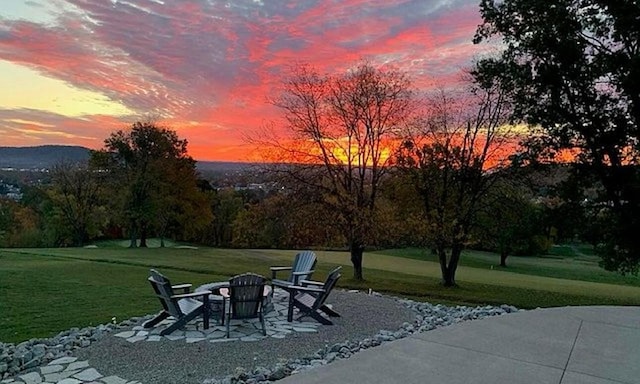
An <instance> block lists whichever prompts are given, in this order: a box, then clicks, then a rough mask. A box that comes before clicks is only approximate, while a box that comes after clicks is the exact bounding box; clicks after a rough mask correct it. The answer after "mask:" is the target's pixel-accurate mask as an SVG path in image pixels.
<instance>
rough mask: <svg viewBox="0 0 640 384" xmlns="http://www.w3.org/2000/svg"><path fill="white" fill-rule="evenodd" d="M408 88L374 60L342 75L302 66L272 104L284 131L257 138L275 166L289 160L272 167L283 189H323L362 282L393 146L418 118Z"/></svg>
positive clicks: (396, 73) (397, 75)
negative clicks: (395, 140) (380, 188)
mask: <svg viewBox="0 0 640 384" xmlns="http://www.w3.org/2000/svg"><path fill="white" fill-rule="evenodd" d="M410 85H411V83H410V81H409V80H408V78H407V77H406V75H405V74H403V73H402V72H400V71H397V70H385V69H378V68H375V67H373V66H372V65H370V64H368V63H361V64H359V65H358V66H357V67H355V68H354V69H353V70H351V71H349V72H347V73H344V74H338V75H321V74H319V73H318V72H317V71H315V70H313V69H312V68H309V67H306V66H299V67H297V68H295V69H294V72H293V74H292V75H291V77H289V79H288V80H287V81H285V83H284V85H283V88H284V90H283V92H282V94H281V95H280V97H279V98H277V99H276V100H275V101H274V104H275V105H276V106H277V107H278V108H280V110H281V111H282V113H283V117H284V124H283V125H284V130H285V131H286V132H285V133H284V135H278V134H277V132H275V130H272V131H269V132H267V133H266V135H265V137H264V138H263V139H259V140H258V141H259V143H260V144H262V147H263V148H266V149H271V150H273V152H271V154H273V155H274V157H271V158H269V159H268V160H269V161H277V162H280V163H282V162H283V161H285V162H288V164H287V165H284V166H281V167H278V169H272V170H273V171H275V172H277V174H278V175H279V176H281V178H280V181H281V182H282V183H283V185H285V186H287V188H291V189H292V190H293V191H295V190H296V189H297V188H298V187H301V188H307V187H309V186H311V187H313V188H315V189H317V190H318V191H321V193H322V197H323V198H322V201H321V202H322V203H323V204H325V206H326V207H327V208H328V209H331V210H333V211H335V212H336V213H337V214H338V219H337V220H336V222H335V225H336V226H338V227H339V228H340V230H341V232H342V233H344V235H345V237H346V240H347V245H348V247H349V250H350V254H351V262H352V264H353V274H354V278H355V279H356V280H362V279H363V275H362V256H363V253H364V249H365V245H366V244H367V242H368V241H370V240H371V237H372V236H371V227H372V225H373V217H374V211H375V208H376V200H377V198H378V192H379V191H378V190H379V186H380V183H381V180H382V177H383V175H384V174H385V173H386V172H387V171H388V169H389V167H388V166H389V165H390V164H391V161H392V156H391V154H390V149H389V146H390V145H391V144H392V139H393V138H394V137H395V135H396V133H397V131H398V130H399V129H400V128H401V127H403V126H404V125H405V124H407V122H408V121H409V120H410V119H411V118H412V115H413V106H414V104H413V96H414V95H413V93H412V91H411V88H410Z"/></svg>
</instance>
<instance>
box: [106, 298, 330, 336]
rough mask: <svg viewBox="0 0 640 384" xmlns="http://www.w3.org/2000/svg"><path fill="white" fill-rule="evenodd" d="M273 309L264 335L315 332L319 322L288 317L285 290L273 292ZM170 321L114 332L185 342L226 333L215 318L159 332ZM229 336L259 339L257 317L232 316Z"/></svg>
mask: <svg viewBox="0 0 640 384" xmlns="http://www.w3.org/2000/svg"><path fill="white" fill-rule="evenodd" d="M272 303H273V310H272V311H271V312H269V313H268V314H266V315H265V326H266V329H267V332H268V333H267V336H269V337H273V338H276V339H282V338H284V337H286V336H287V335H291V334H292V333H294V332H299V333H315V332H318V327H319V326H320V324H319V323H318V322H316V321H315V320H313V319H308V318H305V319H303V320H305V321H293V322H291V323H290V322H288V321H287V310H288V306H289V296H288V293H287V292H285V291H283V290H282V289H278V290H276V291H275V292H274V293H273V301H272ZM297 316H298V311H297V310H296V311H295V312H294V318H296V317H297ZM172 323H173V319H171V318H169V319H167V320H164V321H162V322H160V323H159V324H158V325H157V326H156V327H154V328H151V329H147V330H144V331H143V329H144V328H143V327H141V326H136V327H134V328H133V329H132V330H131V331H124V332H120V333H118V334H116V335H115V336H117V337H120V338H123V339H126V340H127V341H128V342H130V343H137V342H140V341H148V342H158V341H161V340H162V339H166V340H169V341H179V340H181V341H184V342H186V343H188V344H191V343H199V342H203V341H211V342H214V341H215V340H217V339H224V338H226V335H227V328H226V326H220V325H216V324H215V322H212V323H210V324H209V329H204V325H203V324H202V321H201V320H196V321H192V322H191V323H189V324H187V325H186V326H185V328H184V330H176V331H174V332H172V333H171V334H170V335H166V336H160V332H161V331H162V330H163V329H165V328H166V327H167V326H169V325H171V324H172ZM229 325H230V327H229V330H230V333H229V337H230V338H231V339H234V340H241V341H244V342H255V341H258V340H262V339H263V338H264V337H265V336H263V335H262V326H261V325H260V319H246V320H237V319H234V320H231V322H230V323H229Z"/></svg>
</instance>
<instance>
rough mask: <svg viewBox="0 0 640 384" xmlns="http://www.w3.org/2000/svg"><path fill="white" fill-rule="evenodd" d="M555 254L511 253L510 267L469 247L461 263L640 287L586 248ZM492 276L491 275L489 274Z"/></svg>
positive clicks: (416, 255) (419, 256)
mask: <svg viewBox="0 0 640 384" xmlns="http://www.w3.org/2000/svg"><path fill="white" fill-rule="evenodd" d="M554 248H556V249H554V250H553V252H552V254H551V255H546V256H541V257H533V256H510V257H508V258H507V267H500V265H499V264H500V257H499V256H498V255H497V254H495V253H491V252H482V251H474V250H465V251H463V252H462V257H461V259H460V265H461V266H463V267H470V268H475V269H480V270H492V271H502V272H509V273H515V274H524V275H535V276H544V277H554V278H559V279H569V280H583V281H591V282H595V283H605V284H618V285H630V286H635V287H640V277H639V276H633V275H626V276H621V275H620V274H618V273H615V272H610V271H605V270H604V269H602V268H601V267H600V266H599V265H598V261H599V260H600V259H599V258H598V257H597V256H595V255H593V251H590V252H591V253H590V254H589V253H587V252H589V250H588V249H585V248H584V247H582V248H578V249H579V250H580V251H579V252H581V253H579V254H576V253H575V251H568V250H567V249H568V248H569V247H568V246H561V247H554ZM374 253H375V254H380V255H386V256H396V257H401V258H408V259H415V260H421V261H429V262H432V263H434V264H437V262H438V261H437V256H435V255H433V254H432V253H431V251H429V250H426V249H418V248H406V249H391V250H384V251H376V252H374ZM486 276H491V275H486Z"/></svg>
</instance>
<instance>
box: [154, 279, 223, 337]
mask: <svg viewBox="0 0 640 384" xmlns="http://www.w3.org/2000/svg"><path fill="white" fill-rule="evenodd" d="M148 280H149V283H151V286H152V287H153V290H154V292H155V293H156V296H158V299H159V300H160V303H161V304H162V311H161V312H160V313H158V315H156V317H154V318H153V319H151V320H149V321H147V322H145V323H144V324H143V327H144V328H151V327H153V326H154V325H156V324H158V323H159V322H161V321H162V320H164V319H166V318H168V317H169V316H173V317H174V318H175V322H174V323H173V324H171V325H170V326H169V327H167V328H165V329H163V330H162V332H160V334H161V335H168V334H170V333H171V332H173V331H175V330H176V329H179V328H182V327H184V326H185V325H186V324H187V323H188V322H189V321H191V320H193V319H194V318H196V317H197V316H200V315H201V316H202V319H203V322H204V328H205V329H207V328H209V313H208V311H209V295H210V294H211V291H200V292H193V293H190V292H189V291H190V290H191V284H179V285H171V282H170V281H169V279H167V278H166V277H165V276H164V275H163V274H161V273H160V272H158V271H156V270H155V269H152V270H151V271H150V276H149V279H148ZM180 290H182V292H183V293H182V294H176V293H175V291H180ZM194 297H199V298H201V301H200V300H196V299H194Z"/></svg>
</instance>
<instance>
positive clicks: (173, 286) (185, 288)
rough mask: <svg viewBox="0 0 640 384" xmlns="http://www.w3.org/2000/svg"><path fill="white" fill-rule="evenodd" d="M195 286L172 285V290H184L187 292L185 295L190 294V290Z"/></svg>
mask: <svg viewBox="0 0 640 384" xmlns="http://www.w3.org/2000/svg"><path fill="white" fill-rule="evenodd" d="M192 286H193V284H188V283H187V284H177V285H172V286H171V289H176V290H178V289H183V290H184V291H185V293H189V290H191V287H192Z"/></svg>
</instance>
